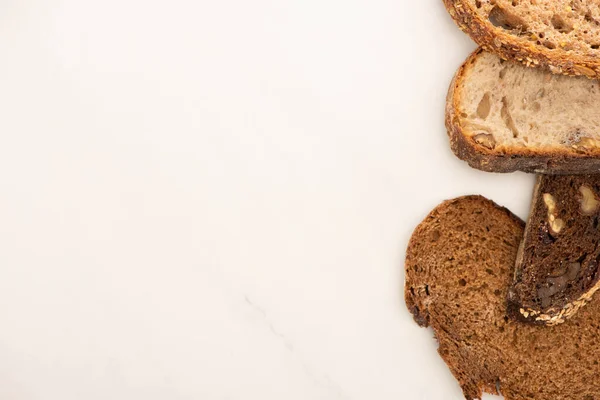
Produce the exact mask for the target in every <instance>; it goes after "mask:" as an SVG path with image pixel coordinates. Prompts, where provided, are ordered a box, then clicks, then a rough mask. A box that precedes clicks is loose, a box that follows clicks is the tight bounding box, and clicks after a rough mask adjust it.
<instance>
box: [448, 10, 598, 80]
mask: <svg viewBox="0 0 600 400" xmlns="http://www.w3.org/2000/svg"><path fill="white" fill-rule="evenodd" d="M444 4H445V5H446V8H447V9H448V11H449V12H450V15H451V16H452V18H453V19H454V20H455V21H456V23H457V24H458V26H459V27H460V28H461V29H462V30H463V31H465V32H466V33H467V34H468V35H469V36H471V38H472V39H473V40H474V41H475V42H476V43H478V44H479V45H481V46H484V47H485V48H486V49H488V50H489V51H492V52H494V53H496V54H498V55H499V56H501V57H502V58H505V59H509V60H517V61H521V62H522V63H525V64H526V65H528V66H529V65H535V66H538V65H539V66H543V67H547V68H548V69H549V70H550V71H552V72H553V73H559V74H566V75H584V76H588V77H591V78H596V77H598V76H599V75H600V3H599V2H598V1H597V0H444Z"/></svg>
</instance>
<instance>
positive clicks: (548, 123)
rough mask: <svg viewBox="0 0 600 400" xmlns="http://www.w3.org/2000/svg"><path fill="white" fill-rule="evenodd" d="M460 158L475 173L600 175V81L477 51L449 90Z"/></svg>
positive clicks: (449, 121) (449, 123) (449, 117)
mask: <svg viewBox="0 0 600 400" xmlns="http://www.w3.org/2000/svg"><path fill="white" fill-rule="evenodd" d="M446 127H447V129H448V134H449V136H450V144H451V147H452V150H453V151H454V153H455V154H456V155H457V156H458V157H459V158H460V159H462V160H465V161H467V162H468V163H469V165H471V166H472V167H474V168H478V169H481V170H484V171H489V172H512V171H516V170H521V171H526V172H538V173H553V174H558V173H561V174H569V173H570V174H578V173H592V172H596V171H600V83H599V82H598V81H595V80H590V79H586V78H581V77H579V78H577V77H566V76H562V75H552V74H550V73H549V72H544V71H542V70H540V69H533V68H526V67H523V66H521V65H520V64H516V63H513V62H508V61H503V60H502V59H500V58H499V57H498V56H496V55H493V54H491V53H488V52H485V51H483V50H481V49H479V50H476V51H475V52H474V53H473V54H472V55H471V56H470V57H469V58H468V59H467V60H466V61H465V63H464V64H463V65H462V66H461V67H460V69H459V70H458V72H457V73H456V76H455V77H454V80H453V81H452V84H451V85H450V89H449V92H448V99H447V103H446Z"/></svg>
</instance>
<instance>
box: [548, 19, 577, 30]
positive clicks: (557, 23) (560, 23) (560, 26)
mask: <svg viewBox="0 0 600 400" xmlns="http://www.w3.org/2000/svg"><path fill="white" fill-rule="evenodd" d="M550 22H551V23H552V26H553V27H554V29H556V30H557V31H559V32H561V33H569V32H571V31H572V30H573V26H572V25H570V24H569V23H567V22H566V21H565V20H564V19H563V18H562V17H561V16H560V15H558V14H555V15H553V16H552V18H551V19H550Z"/></svg>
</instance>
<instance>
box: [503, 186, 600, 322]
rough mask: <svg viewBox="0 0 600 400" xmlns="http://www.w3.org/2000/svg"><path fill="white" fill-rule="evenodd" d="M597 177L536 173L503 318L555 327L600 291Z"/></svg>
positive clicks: (599, 216)
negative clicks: (507, 317)
mask: <svg viewBox="0 0 600 400" xmlns="http://www.w3.org/2000/svg"><path fill="white" fill-rule="evenodd" d="M599 194H600V175H597V174H596V175H562V176H559V175H540V176H538V177H537V181H536V184H535V189H534V194H533V199H532V202H531V211H530V213H529V219H528V220H527V226H526V228H525V234H524V236H523V241H522V243H521V245H520V247H519V252H518V255H517V260H516V263H515V280H514V282H513V283H512V285H511V287H510V288H509V291H508V297H507V302H508V311H507V312H508V315H509V316H510V317H512V318H515V319H517V320H520V321H523V322H529V323H538V324H546V325H556V324H560V323H563V322H564V321H565V320H566V319H568V318H570V317H572V316H573V315H574V314H575V313H576V312H577V311H578V310H579V309H580V308H581V307H583V306H585V305H586V304H587V303H588V302H589V301H590V300H591V299H592V296H593V295H594V293H595V292H596V291H597V290H598V289H600V265H599V261H600V231H599V230H598V226H599V224H600V200H598V195H599Z"/></svg>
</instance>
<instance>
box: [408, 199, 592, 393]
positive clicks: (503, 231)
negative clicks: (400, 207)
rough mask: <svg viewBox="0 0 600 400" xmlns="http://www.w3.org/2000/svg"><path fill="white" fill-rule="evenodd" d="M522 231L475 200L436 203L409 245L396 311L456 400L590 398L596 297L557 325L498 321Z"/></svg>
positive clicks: (492, 205)
mask: <svg viewBox="0 0 600 400" xmlns="http://www.w3.org/2000/svg"><path fill="white" fill-rule="evenodd" d="M523 228H524V224H523V222H522V221H521V220H519V219H518V218H517V217H516V216H514V215H513V214H511V213H510V212H509V211H508V210H506V209H504V208H502V207H499V206H497V205H496V204H495V203H493V202H491V201H489V200H486V199H484V198H482V197H481V196H467V197H462V198H458V199H454V200H450V201H446V202H444V203H442V204H441V205H439V206H438V207H436V208H435V209H434V210H433V211H432V212H431V213H430V214H429V215H428V216H427V217H426V218H425V219H424V221H423V222H422V223H421V224H420V225H419V226H418V227H417V228H416V229H415V231H414V233H413V235H412V237H411V239H410V243H409V246H408V250H407V254H406V264H405V273H406V283H405V299H406V304H407V306H408V308H409V310H410V311H411V312H412V313H413V315H414V316H415V321H416V322H417V323H418V324H419V325H421V326H431V327H432V329H433V331H434V334H435V337H436V338H437V340H438V342H439V347H438V352H439V354H440V356H441V357H442V359H443V360H444V361H445V362H446V364H447V365H448V367H449V368H450V370H451V372H452V374H453V375H454V376H455V377H456V379H457V380H458V382H459V383H460V386H461V388H462V390H463V393H464V396H465V398H466V399H469V400H471V399H480V398H481V396H482V394H483V392H487V393H492V394H496V393H498V392H499V393H501V394H502V395H503V396H504V398H505V399H506V400H548V399H553V400H594V399H600V385H598V382H597V377H598V376H599V374H600V362H599V358H600V347H599V346H598V335H599V334H600V322H599V321H598V317H597V316H598V315H600V301H599V299H598V298H594V299H592V301H591V302H590V303H589V304H588V305H587V306H586V307H584V308H582V309H581V310H579V312H578V313H577V314H576V315H574V316H573V317H572V318H571V319H570V320H568V321H567V322H565V323H564V324H561V325H557V326H550V327H549V326H540V325H531V324H523V323H519V322H517V321H514V320H511V319H509V318H508V317H507V315H506V293H507V290H508V287H509V285H510V283H511V282H512V279H513V267H514V261H515V258H516V255H517V249H518V246H519V242H520V241H521V238H522V235H523Z"/></svg>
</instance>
